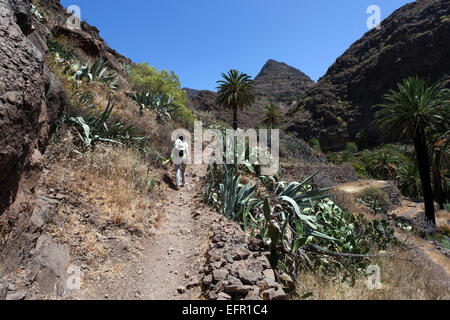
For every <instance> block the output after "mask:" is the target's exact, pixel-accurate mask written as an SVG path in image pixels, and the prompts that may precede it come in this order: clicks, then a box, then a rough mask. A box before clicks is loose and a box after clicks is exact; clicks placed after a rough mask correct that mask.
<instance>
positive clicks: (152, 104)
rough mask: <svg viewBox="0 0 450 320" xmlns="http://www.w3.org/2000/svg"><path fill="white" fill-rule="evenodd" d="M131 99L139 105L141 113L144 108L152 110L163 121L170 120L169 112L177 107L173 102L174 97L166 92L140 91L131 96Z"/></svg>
mask: <svg viewBox="0 0 450 320" xmlns="http://www.w3.org/2000/svg"><path fill="white" fill-rule="evenodd" d="M133 100H134V101H135V102H136V104H137V105H138V106H139V107H140V111H141V114H142V113H143V112H144V110H145V109H149V110H154V111H155V112H156V113H157V115H158V117H159V118H160V119H161V120H162V121H164V122H169V121H170V120H172V116H171V114H173V112H175V111H176V110H177V109H178V106H176V105H175V104H174V103H173V100H174V98H173V97H172V96H169V95H168V94H167V93H166V92H155V93H152V92H150V91H145V90H143V91H140V92H138V93H136V94H135V95H134V96H133Z"/></svg>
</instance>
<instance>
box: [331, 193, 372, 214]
mask: <svg viewBox="0 0 450 320" xmlns="http://www.w3.org/2000/svg"><path fill="white" fill-rule="evenodd" d="M329 193H330V195H331V200H333V201H334V203H335V204H336V205H337V206H338V207H339V208H341V209H342V210H344V211H348V212H353V213H359V212H363V211H367V212H369V210H367V208H366V207H365V206H363V205H361V204H360V203H358V202H357V201H356V198H355V197H354V196H353V195H352V194H350V193H348V192H344V191H341V190H339V189H333V190H331V191H330V192H329Z"/></svg>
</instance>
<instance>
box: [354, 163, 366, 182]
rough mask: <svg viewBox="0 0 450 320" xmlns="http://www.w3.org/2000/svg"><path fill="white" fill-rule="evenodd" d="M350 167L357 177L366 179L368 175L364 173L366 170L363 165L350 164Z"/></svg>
mask: <svg viewBox="0 0 450 320" xmlns="http://www.w3.org/2000/svg"><path fill="white" fill-rule="evenodd" d="M352 167H353V168H354V169H355V171H356V174H357V175H358V177H360V178H367V176H368V174H367V171H366V168H365V167H364V165H362V164H360V163H358V162H352Z"/></svg>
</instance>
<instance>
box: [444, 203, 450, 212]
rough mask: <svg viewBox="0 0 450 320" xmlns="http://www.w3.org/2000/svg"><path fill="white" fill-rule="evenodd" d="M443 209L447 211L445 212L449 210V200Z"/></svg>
mask: <svg viewBox="0 0 450 320" xmlns="http://www.w3.org/2000/svg"><path fill="white" fill-rule="evenodd" d="M444 210H445V211H447V212H450V203H449V202H447V203H446V204H444Z"/></svg>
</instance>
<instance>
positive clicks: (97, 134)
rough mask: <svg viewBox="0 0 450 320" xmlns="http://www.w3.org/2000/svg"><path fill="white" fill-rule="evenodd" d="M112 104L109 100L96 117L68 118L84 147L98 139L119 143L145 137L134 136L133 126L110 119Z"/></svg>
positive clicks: (91, 144)
mask: <svg viewBox="0 0 450 320" xmlns="http://www.w3.org/2000/svg"><path fill="white" fill-rule="evenodd" d="M114 105H115V103H114V102H113V101H112V100H109V101H108V105H107V107H106V109H105V110H104V111H103V113H102V114H101V115H99V116H98V117H93V118H89V119H84V118H83V117H81V116H80V117H71V118H70V121H71V122H72V123H73V124H74V125H75V127H76V128H77V131H78V136H79V137H80V140H81V141H82V142H83V146H84V147H85V148H88V147H91V146H93V145H94V144H95V143H96V142H100V141H101V142H110V143H116V144H121V140H124V141H130V140H132V141H142V140H143V139H145V138H143V137H135V134H136V130H135V128H133V126H125V125H123V124H122V123H120V122H119V121H110V117H111V113H112V110H113V108H114ZM109 123H111V124H109Z"/></svg>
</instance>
